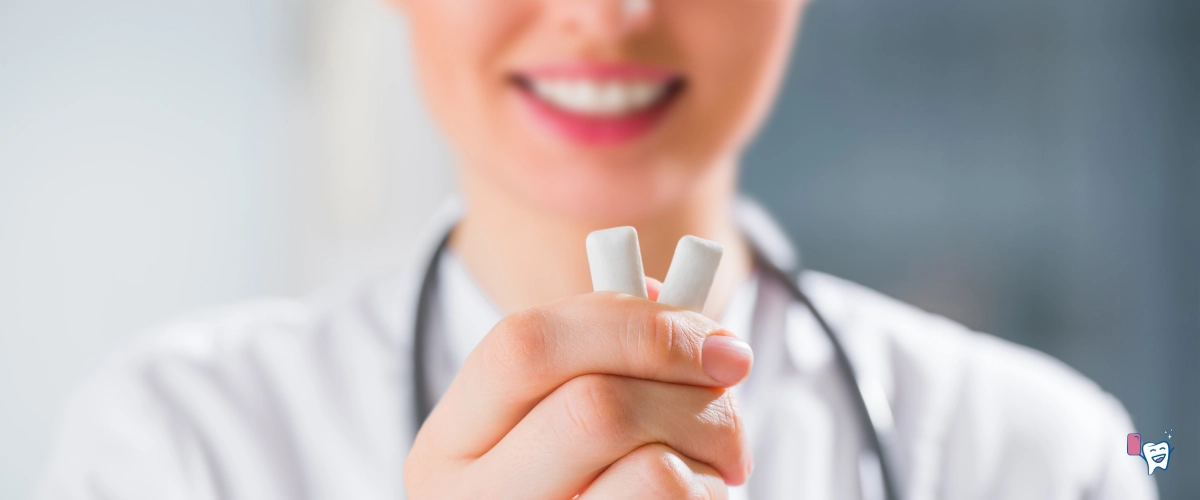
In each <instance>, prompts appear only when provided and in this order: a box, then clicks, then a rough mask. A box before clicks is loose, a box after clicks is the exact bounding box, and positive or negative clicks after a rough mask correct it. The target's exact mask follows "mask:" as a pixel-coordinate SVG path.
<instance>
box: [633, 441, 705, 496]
mask: <svg viewBox="0 0 1200 500" xmlns="http://www.w3.org/2000/svg"><path fill="white" fill-rule="evenodd" d="M634 460H635V462H636V463H635V464H634V467H635V468H636V474H637V475H638V476H639V481H638V483H640V484H641V485H642V487H643V488H645V490H646V493H648V494H649V495H648V496H647V498H681V499H697V500H699V499H704V498H707V495H706V491H707V490H706V489H705V488H703V486H702V485H699V484H696V481H694V478H693V477H692V476H693V474H692V471H691V469H690V468H689V467H688V465H687V464H686V463H684V461H683V459H682V458H680V457H679V456H678V455H677V454H676V453H675V452H674V451H672V450H671V449H670V448H668V447H667V446H664V445H661V444H659V445H647V446H644V447H642V448H641V449H639V450H638V452H637V456H636V457H635V459H634Z"/></svg>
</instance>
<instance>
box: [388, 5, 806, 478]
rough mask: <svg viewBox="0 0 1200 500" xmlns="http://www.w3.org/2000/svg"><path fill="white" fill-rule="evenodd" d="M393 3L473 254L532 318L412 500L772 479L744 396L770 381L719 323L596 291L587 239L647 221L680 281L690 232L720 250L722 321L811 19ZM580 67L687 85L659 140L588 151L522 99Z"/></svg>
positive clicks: (468, 259) (484, 368)
mask: <svg viewBox="0 0 1200 500" xmlns="http://www.w3.org/2000/svg"><path fill="white" fill-rule="evenodd" d="M392 1H393V2H394V3H396V4H397V6H399V7H400V9H401V10H402V11H403V12H404V14H405V18H406V19H407V21H408V24H409V31H410V33H411V37H412V40H413V46H414V51H415V60H416V62H417V65H418V68H417V69H418V75H419V77H420V80H421V86H422V88H423V90H424V92H425V96H426V102H427V103H428V104H429V106H430V108H431V110H432V112H433V115H434V116H435V118H436V119H437V121H438V123H439V125H440V126H441V128H442V129H443V130H444V131H445V133H446V134H447V135H448V136H449V138H450V141H451V143H452V144H453V146H454V149H455V152H456V155H457V158H458V164H459V170H458V174H459V179H460V187H461V191H462V194H463V196H464V198H465V202H466V206H467V211H466V213H465V215H464V218H463V220H462V221H461V222H460V224H459V226H458V227H457V228H456V229H455V232H454V234H453V235H452V238H451V249H452V251H454V252H456V253H457V254H458V255H459V256H460V258H461V259H462V260H463V262H464V263H465V264H466V266H467V268H468V270H470V272H471V273H472V275H473V277H474V278H475V279H476V281H478V282H479V284H480V286H481V287H482V289H483V290H484V291H485V292H486V293H487V294H488V295H489V296H491V297H492V299H493V300H494V301H495V302H496V303H497V304H499V305H500V306H501V307H502V308H503V309H504V310H506V311H508V312H510V313H511V314H510V315H509V316H508V317H506V318H505V319H504V320H503V321H501V323H500V324H499V325H497V326H496V327H495V328H494V329H493V330H492V331H491V332H489V334H488V335H487V336H486V337H485V339H484V340H483V342H482V343H481V344H480V345H479V346H478V347H477V348H476V349H475V351H473V352H472V353H471V355H470V356H469V357H468V359H467V361H466V363H465V364H464V366H463V367H462V368H461V370H460V372H459V373H458V375H457V377H456V379H455V381H454V382H453V383H452V384H451V387H450V389H449V391H448V393H447V394H446V395H445V396H444V397H443V399H442V400H441V402H440V403H439V404H438V406H437V407H436V408H435V409H434V412H433V414H432V415H431V417H430V419H429V421H427V422H426V424H425V426H424V427H423V428H422V430H421V432H420V433H419V434H418V436H417V440H416V442H415V443H414V446H413V449H412V452H411V454H410V456H409V458H408V461H407V463H406V467H405V473H404V476H405V485H406V488H407V489H408V492H409V494H410V495H411V497H412V498H480V497H484V498H492V497H495V498H510V497H525V498H572V497H573V496H574V495H576V494H579V495H580V497H581V498H612V497H630V496H645V495H647V494H649V496H651V497H672V498H678V497H683V498H724V497H725V495H726V490H725V485H726V484H740V483H741V482H743V481H745V479H746V477H747V475H748V474H749V471H750V468H751V464H752V459H751V456H750V452H749V450H748V449H747V447H746V442H745V436H744V431H743V429H742V426H741V423H740V417H739V415H738V411H737V407H736V405H735V404H734V403H733V401H731V400H730V398H729V396H728V394H727V393H726V391H725V388H727V387H729V386H731V385H733V384H735V383H737V382H738V381H740V380H742V379H744V378H745V376H747V375H748V373H749V370H750V365H751V360H752V357H751V354H750V352H749V347H748V346H746V345H745V343H742V342H740V341H737V340H736V338H735V337H733V334H732V333H730V332H726V331H724V330H721V329H720V327H719V325H717V324H716V323H714V322H712V321H711V320H710V319H708V318H706V317H705V316H702V315H699V314H694V313H688V312H684V311H678V310H673V309H671V308H668V307H665V306H661V305H658V304H656V303H653V302H652V301H646V300H642V299H636V298H633V297H629V296H623V295H617V294H609V293H588V292H589V291H590V289H591V283H590V277H589V274H588V266H587V260H586V253H585V252H584V251H583V242H584V239H585V237H586V235H587V233H588V232H590V231H593V230H596V229H602V228H605V227H611V226H616V225H632V226H634V227H635V228H637V229H638V233H639V240H640V242H641V247H642V258H643V263H644V265H645V269H646V271H647V274H648V275H650V276H653V277H658V278H661V277H663V275H665V273H666V270H667V267H668V265H669V263H670V259H671V255H672V253H673V251H674V248H675V243H676V242H677V241H678V239H679V238H680V237H682V236H684V235H687V234H692V235H696V236H699V237H702V238H705V239H710V240H715V241H718V242H720V243H721V244H722V245H723V246H724V247H725V257H724V259H723V261H722V264H721V267H720V269H719V270H718V273H717V278H716V280H715V284H714V288H713V291H712V294H711V295H710V299H709V302H708V306H707V307H706V309H705V311H704V312H705V314H706V315H707V316H708V317H719V315H720V313H721V312H722V311H723V310H724V307H725V305H726V304H727V303H728V301H729V298H730V296H731V294H732V291H733V290H734V288H735V287H736V285H737V284H739V283H740V282H741V281H742V280H744V279H745V278H746V276H748V274H749V272H750V270H751V265H750V264H751V263H750V258H749V254H748V251H747V248H746V246H745V244H744V242H743V241H742V240H741V239H740V237H739V235H738V231H737V228H736V226H735V225H734V223H733V221H732V219H731V217H730V213H729V208H730V203H731V201H732V199H733V196H734V194H735V192H736V187H737V185H736V178H737V163H738V158H739V156H740V154H741V152H742V150H743V149H744V148H745V146H746V144H747V143H748V141H749V140H750V139H751V138H752V136H753V134H754V132H755V131H756V130H757V128H758V127H759V126H760V125H761V123H762V121H763V119H764V117H765V114H766V111H767V109H768V108H769V106H770V103H771V101H772V100H773V98H774V94H775V92H776V91H777V89H778V86H779V82H780V78H781V75H782V74H783V70H784V66H785V63H786V60H787V58H788V53H789V51H790V48H791V46H792V42H793V39H794V37H795V31H796V28H797V25H798V22H799V19H800V13H801V9H802V7H803V3H802V2H801V1H800V0H737V1H733V0H659V1H650V2H645V3H644V7H645V8H642V9H628V8H627V4H637V3H639V2H626V1H623V0H392ZM559 63H586V64H595V63H608V64H613V63H634V64H639V65H644V66H652V67H654V68H659V69H665V70H668V71H670V72H672V73H673V74H675V75H678V76H679V77H681V78H682V79H683V81H684V82H685V86H684V87H683V91H682V92H681V93H680V94H678V95H677V96H676V98H675V100H674V101H673V102H672V103H671V105H670V108H669V109H668V111H667V113H666V114H665V115H664V116H663V118H662V119H661V121H660V122H658V123H657V124H656V125H655V126H654V127H653V128H652V129H651V130H650V131H649V132H647V133H645V134H642V135H639V136H638V137H636V138H635V139H633V140H629V141H623V142H620V143H614V144H603V145H596V144H580V143H579V142H573V141H570V140H567V139H565V138H564V137H563V136H562V135H560V134H556V133H555V132H554V131H553V130H550V129H548V128H547V127H545V126H543V125H544V124H543V123H540V122H538V121H537V120H536V119H535V118H534V117H533V115H531V113H530V112H529V109H527V107H526V106H525V105H526V103H525V102H524V101H522V99H521V94H520V93H519V90H518V89H517V87H516V86H515V85H514V83H513V80H514V75H520V74H522V71H525V70H529V69H530V68H535V67H538V66H539V65H547V64H559ZM650 288H651V289H652V290H653V291H652V292H651V293H652V296H653V295H654V294H656V292H657V282H655V281H653V280H651V281H650ZM708 337H720V338H724V339H731V340H728V341H712V342H709V341H706V340H705V339H707V338H708ZM714 375H715V376H716V377H714Z"/></svg>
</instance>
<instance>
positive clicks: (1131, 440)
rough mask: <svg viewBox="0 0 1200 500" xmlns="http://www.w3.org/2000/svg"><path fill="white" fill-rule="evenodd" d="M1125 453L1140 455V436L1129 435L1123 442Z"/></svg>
mask: <svg viewBox="0 0 1200 500" xmlns="http://www.w3.org/2000/svg"><path fill="white" fill-rule="evenodd" d="M1125 453H1128V454H1130V455H1141V454H1142V435H1141V434H1130V435H1129V436H1128V437H1127V440H1126V441H1125Z"/></svg>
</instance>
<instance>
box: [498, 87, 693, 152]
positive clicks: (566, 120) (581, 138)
mask: <svg viewBox="0 0 1200 500" xmlns="http://www.w3.org/2000/svg"><path fill="white" fill-rule="evenodd" d="M517 93H518V94H520V96H521V100H522V101H524V102H525V104H526V106H525V107H527V108H529V109H530V111H531V112H532V114H533V116H534V118H535V119H536V120H537V121H538V122H540V123H541V124H542V125H544V126H546V127H547V128H549V129H551V130H552V131H554V132H555V133H557V134H558V135H560V136H562V137H565V138H566V139H567V140H569V141H571V142H574V143H576V144H579V145H583V146H615V145H620V144H624V143H628V142H632V141H634V140H636V139H638V138H640V137H642V136H644V135H646V134H648V133H649V132H650V131H651V130H653V129H654V127H655V125H658V124H659V122H661V121H662V119H663V117H664V116H666V114H667V111H669V110H670V108H671V105H672V104H673V103H674V102H675V96H670V97H667V98H666V99H663V100H661V101H659V102H658V103H656V104H655V105H653V106H651V107H649V108H646V109H643V110H641V111H638V112H636V113H632V114H628V115H622V116H586V115H580V114H575V113H572V112H569V111H566V110H563V109H559V108H557V107H555V106H554V105H552V104H550V103H548V102H546V101H543V100H541V99H539V98H538V97H537V96H535V95H533V93H532V92H531V91H529V90H528V89H525V88H518V89H517Z"/></svg>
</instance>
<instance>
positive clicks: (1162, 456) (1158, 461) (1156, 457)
mask: <svg viewBox="0 0 1200 500" xmlns="http://www.w3.org/2000/svg"><path fill="white" fill-rule="evenodd" d="M1165 458H1167V454H1166V453H1163V454H1159V455H1154V456H1152V457H1150V460H1153V461H1154V463H1156V464H1161V463H1162V461H1163V459H1165Z"/></svg>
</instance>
